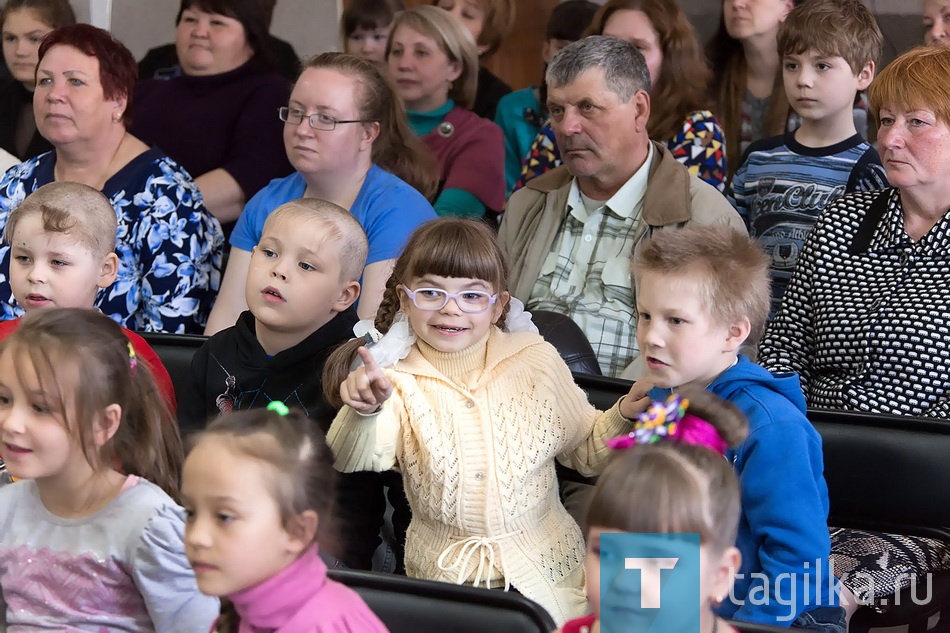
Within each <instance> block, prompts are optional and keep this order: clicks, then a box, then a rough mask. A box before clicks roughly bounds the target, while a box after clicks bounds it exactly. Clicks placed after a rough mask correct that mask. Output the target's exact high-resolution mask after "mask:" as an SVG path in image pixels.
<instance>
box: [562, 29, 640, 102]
mask: <svg viewBox="0 0 950 633" xmlns="http://www.w3.org/2000/svg"><path fill="white" fill-rule="evenodd" d="M592 68H599V69H601V70H602V71H603V72H604V82H605V83H606V84H607V89H608V90H610V91H611V92H613V93H614V94H616V95H618V96H619V97H620V98H621V99H622V100H623V101H629V100H630V98H631V97H632V96H633V95H634V93H635V92H637V91H638V90H645V91H647V92H648V93H649V91H650V69H649V68H647V62H646V60H645V59H644V58H643V54H642V53H640V50H639V49H638V48H637V47H636V46H634V45H633V44H631V43H629V42H625V41H624V40H621V39H619V38H616V37H611V36H609V35H591V36H590V37H585V38H583V39H580V40H577V41H576V42H574V43H572V44H569V45H568V46H565V47H564V48H562V49H561V50H560V51H558V53H557V55H555V56H554V59H552V60H551V63H550V64H549V65H548V70H547V73H546V75H545V81H547V84H548V85H549V86H552V87H554V88H559V87H561V86H564V85H566V84H569V83H572V82H573V81H574V80H576V79H577V77H578V76H579V75H581V74H582V73H584V72H585V71H588V70H590V69H592Z"/></svg>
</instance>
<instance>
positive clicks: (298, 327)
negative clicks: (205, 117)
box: [178, 198, 385, 569]
mask: <svg viewBox="0 0 950 633" xmlns="http://www.w3.org/2000/svg"><path fill="white" fill-rule="evenodd" d="M366 251H367V242H366V235H365V234H364V233H363V229H362V228H361V227H360V223H359V222H358V221H357V220H356V218H355V217H353V215H352V214H350V213H349V212H348V211H346V210H345V209H343V208H341V207H338V206H336V205H335V204H332V203H330V202H324V201H323V200H317V199H314V198H303V199H300V200H294V201H292V202H288V203H286V204H283V205H281V206H280V207H278V208H277V209H276V210H274V212H273V213H271V214H270V215H269V216H268V217H267V221H266V222H265V223H264V229H263V233H262V235H261V240H260V242H259V243H258V244H257V246H255V247H254V249H253V251H252V254H251V263H250V268H249V270H248V275H247V286H246V289H245V296H246V298H247V305H248V311H246V312H243V313H241V316H240V317H239V318H238V322H237V324H236V325H234V326H232V327H229V328H225V329H223V330H221V331H220V332H218V333H217V334H215V335H214V336H212V337H211V339H210V340H208V341H207V342H206V343H205V344H204V345H202V346H201V349H199V350H198V351H197V352H196V353H195V356H194V358H193V359H192V362H191V380H190V381H189V385H190V388H189V389H188V391H187V392H186V393H184V394H182V403H181V407H180V409H179V412H178V419H179V422H180V423H181V424H182V427H183V428H184V429H185V430H188V431H190V430H193V429H200V428H202V427H203V426H204V424H205V422H206V421H207V420H208V419H209V418H211V417H213V416H217V415H220V414H223V413H229V412H231V411H240V410H244V409H253V408H258V407H266V406H267V405H268V404H269V403H271V402H282V403H284V404H286V405H288V406H293V407H295V408H299V409H301V410H302V411H303V414H304V415H306V416H307V417H309V418H310V419H311V420H313V421H314V423H316V424H317V425H319V426H320V428H321V429H322V430H323V431H324V432H326V431H327V430H328V429H329V428H330V422H332V421H333V417H334V415H336V409H334V408H333V407H331V406H330V405H329V404H327V402H326V400H324V398H323V383H322V380H321V378H322V373H323V364H324V362H325V361H326V359H327V357H328V356H329V355H330V352H331V351H332V350H333V348H335V347H336V346H337V345H339V344H340V343H342V342H344V341H348V340H349V339H350V338H352V336H353V326H354V325H356V322H357V321H358V317H357V316H356V310H355V309H354V308H353V307H352V306H353V304H354V302H355V301H356V298H357V297H358V296H359V292H360V286H359V282H358V281H357V280H358V279H359V278H360V274H361V273H362V272H363V265H364V263H365V261H366ZM340 484H341V485H340V499H339V504H338V508H339V510H340V513H341V515H342V517H343V518H344V523H345V525H344V527H345V529H344V530H342V531H341V533H342V535H343V537H344V543H345V546H346V547H345V552H343V553H342V555H341V558H342V560H343V562H345V563H346V564H347V565H348V566H350V567H358V568H363V569H369V568H370V567H371V566H372V559H373V552H374V550H375V549H376V546H377V545H378V543H379V530H380V527H381V526H382V523H383V520H382V519H383V517H382V513H383V511H384V504H385V502H382V503H381V504H380V505H381V507H379V508H378V512H377V513H375V516H374V513H373V512H372V511H371V510H370V508H371V507H372V505H373V503H374V502H377V501H380V502H381V501H382V499H383V497H382V481H381V480H380V477H379V475H377V474H376V473H353V474H349V475H344V476H343V477H342V478H341V480H340Z"/></svg>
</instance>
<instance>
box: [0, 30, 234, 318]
mask: <svg viewBox="0 0 950 633" xmlns="http://www.w3.org/2000/svg"><path fill="white" fill-rule="evenodd" d="M136 74H137V70H136V64H135V58H134V57H133V56H132V53H130V52H129V50H128V49H127V48H125V46H123V45H122V44H121V43H119V42H118V41H117V40H115V39H114V38H113V37H112V36H111V35H110V34H109V33H108V32H106V31H103V30H101V29H98V28H96V27H93V26H89V25H88V24H76V25H72V26H65V27H61V28H59V29H56V30H54V31H52V32H51V33H50V34H49V35H48V36H47V37H46V38H45V39H44V40H43V43H42V44H41V46H40V50H39V64H38V66H37V81H36V91H35V93H34V97H33V111H34V115H35V117H36V125H37V129H38V130H39V132H40V134H42V135H43V137H44V138H46V139H47V140H48V141H49V142H50V143H52V145H53V147H54V150H53V151H52V152H47V153H45V154H41V155H40V156H37V157H36V158H33V159H31V160H28V161H26V162H24V163H21V164H19V165H16V166H15V167H12V168H10V169H9V170H8V171H7V172H6V173H5V174H3V177H2V178H0V229H2V228H3V227H4V226H5V225H6V220H7V217H9V214H10V212H11V211H12V210H13V209H14V208H16V206H17V205H18V204H19V203H20V202H21V201H22V200H23V199H24V198H25V197H26V196H28V195H29V194H30V193H32V192H33V191H35V190H36V189H38V188H39V187H41V186H43V185H45V184H47V183H49V182H52V181H64V180H66V181H75V182H80V183H83V184H86V185H89V186H91V187H95V188H96V189H99V190H101V191H102V192H103V193H104V194H105V195H106V197H108V198H109V200H110V201H111V202H112V206H113V207H115V210H116V214H117V216H118V231H117V235H116V238H117V245H116V253H117V254H118V256H119V276H118V279H117V280H116V282H115V284H114V285H112V286H111V287H110V288H106V289H104V290H102V291H100V293H99V296H98V298H97V300H96V305H97V307H98V308H99V309H100V310H102V312H103V313H105V314H107V315H109V316H110V317H112V318H113V319H115V320H116V321H118V322H119V323H120V324H122V325H123V326H125V327H127V328H129V329H131V330H139V331H149V332H179V333H195V334H198V333H201V331H202V330H203V328H204V325H205V323H206V321H207V317H208V313H209V312H210V310H211V304H212V303H213V301H214V297H215V294H216V292H217V290H218V285H219V282H220V275H221V255H222V248H223V244H224V238H223V236H222V233H221V226H220V225H219V224H218V221H217V220H215V219H214V218H213V217H212V216H211V215H210V214H209V213H208V211H207V210H206V209H205V207H204V204H203V202H202V199H201V194H200V193H199V192H198V189H197V187H196V186H195V183H194V182H193V181H192V179H191V176H190V175H189V174H188V173H187V172H186V171H185V170H184V169H183V168H181V167H180V166H179V165H178V164H177V163H175V161H173V160H172V159H170V158H169V157H168V156H165V155H164V154H163V153H162V152H160V151H158V150H155V149H149V148H148V146H147V145H145V144H144V143H143V142H142V141H140V140H139V139H137V138H135V137H134V136H132V135H131V134H129V133H128V132H127V129H126V128H127V125H128V122H129V98H130V95H131V94H132V89H133V87H134V85H135V78H136ZM9 269H10V247H9V245H8V244H4V245H3V246H2V247H0V309H2V314H0V318H3V319H10V318H14V317H17V316H20V315H21V314H22V313H23V311H22V309H21V308H20V307H19V306H18V305H17V303H16V300H15V299H14V298H13V294H12V292H11V289H10V283H9V280H8V278H7V273H8V271H9Z"/></svg>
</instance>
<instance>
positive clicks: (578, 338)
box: [531, 310, 600, 376]
mask: <svg viewBox="0 0 950 633" xmlns="http://www.w3.org/2000/svg"><path fill="white" fill-rule="evenodd" d="M531 320H532V321H534V324H535V325H536V326H537V327H538V331H539V332H540V333H541V336H543V337H544V340H546V341H547V342H548V343H550V344H551V345H553V346H554V347H555V348H556V349H557V351H558V354H560V355H561V358H563V359H564V362H565V363H567V366H568V367H570V368H571V371H573V372H578V373H586V374H595V375H598V376H599V375H600V363H598V362H597V355H596V354H595V353H594V348H593V347H591V345H590V341H589V340H587V335H586V334H584V331H583V330H582V329H581V328H580V327H579V326H578V325H577V324H576V323H574V321H572V320H571V318H570V317H567V316H564V315H563V314H558V313H557V312H550V311H548V310H531Z"/></svg>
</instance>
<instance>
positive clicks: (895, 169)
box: [759, 47, 950, 601]
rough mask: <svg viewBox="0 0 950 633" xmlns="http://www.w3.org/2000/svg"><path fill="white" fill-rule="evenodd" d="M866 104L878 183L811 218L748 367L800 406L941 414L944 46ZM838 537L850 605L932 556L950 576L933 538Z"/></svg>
mask: <svg viewBox="0 0 950 633" xmlns="http://www.w3.org/2000/svg"><path fill="white" fill-rule="evenodd" d="M869 96H870V98H871V111H872V112H873V113H874V115H875V117H876V118H877V120H878V121H879V122H880V127H879V128H878V133H877V140H878V147H879V149H880V152H881V158H882V161H883V163H884V169H885V170H886V172H887V179H888V181H889V182H890V184H891V188H889V189H885V190H883V191H869V192H857V193H852V194H848V195H845V196H842V197H841V198H838V199H837V200H836V201H834V202H832V203H831V204H830V205H829V206H828V208H827V209H825V212H824V213H822V215H821V217H819V219H818V222H817V223H816V224H815V227H814V229H812V232H811V235H810V236H809V238H808V240H807V241H806V242H805V247H804V250H803V251H802V254H801V255H800V256H799V259H798V266H797V267H796V269H795V272H794V274H793V275H792V278H791V280H790V281H789V284H788V288H787V289H786V291H785V298H784V300H783V301H782V307H781V309H779V311H778V315H777V316H776V317H775V319H774V320H773V321H772V323H771V325H770V326H769V329H768V331H767V332H766V334H765V338H764V340H763V341H762V347H761V349H760V351H759V362H760V363H761V364H762V365H763V366H764V367H766V368H768V369H770V370H772V371H775V372H796V373H798V374H800V375H801V381H802V389H803V390H804V393H805V398H806V400H807V401H808V405H809V406H811V407H819V408H826V409H845V410H853V411H867V412H872V413H888V414H894V415H911V416H923V417H930V418H940V419H950V336H948V334H947V332H948V331H950V312H948V311H947V309H946V306H948V305H950V263H948V261H947V257H946V253H947V245H948V244H950V217H948V214H947V209H948V208H950V48H944V47H921V48H915V49H913V50H911V51H909V52H907V53H904V54H903V55H901V56H900V57H898V58H897V59H896V60H894V61H893V62H892V63H891V64H890V65H888V66H887V67H886V68H885V69H884V70H883V71H881V73H880V74H879V75H878V77H877V79H875V80H874V82H873V83H872V84H871V87H870V90H869ZM838 538H839V539H840V541H839V542H838V543H836V545H835V550H836V554H840V555H841V556H840V558H838V560H837V562H836V567H837V569H838V570H840V571H842V572H844V571H851V572H855V571H856V572H865V573H866V574H868V575H874V576H875V578H877V579H878V580H879V582H878V583H877V584H876V586H875V594H874V595H869V593H868V587H866V586H863V585H862V586H859V585H857V584H850V585H849V586H848V588H849V589H850V590H851V591H852V592H853V593H855V595H856V596H857V597H858V599H859V600H861V601H874V600H880V599H882V598H884V599H887V598H888V596H889V594H891V593H893V592H894V591H895V590H897V589H900V588H901V587H902V586H906V585H907V584H908V583H909V582H910V579H909V577H908V576H907V575H905V574H909V573H912V572H913V573H917V574H918V575H919V576H922V575H923V574H925V573H927V572H929V571H934V569H933V566H934V561H940V562H939V563H938V565H937V566H938V567H942V568H950V548H948V545H947V544H945V543H941V542H938V541H934V540H928V539H910V544H909V545H908V544H907V541H906V540H904V539H906V538H907V537H898V536H896V535H888V536H886V537H882V538H880V539H873V540H870V539H866V538H861V543H860V544H858V543H848V541H849V537H848V531H844V532H843V533H842V534H841V535H839V537H838ZM872 541H873V542H872ZM896 551H903V552H909V551H914V552H917V553H918V557H917V558H916V559H914V560H910V559H904V558H902V557H893V556H891V552H896ZM899 561H905V562H906V563H907V564H909V565H910V567H907V566H905V562H899ZM849 577H850V578H852V579H856V578H859V577H860V576H856V575H855V574H853V573H852V574H851V575H850V576H849ZM865 577H866V576H865Z"/></svg>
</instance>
